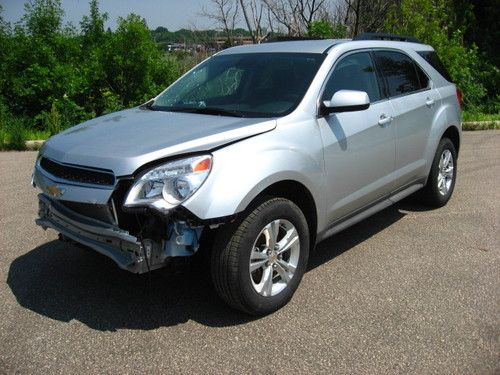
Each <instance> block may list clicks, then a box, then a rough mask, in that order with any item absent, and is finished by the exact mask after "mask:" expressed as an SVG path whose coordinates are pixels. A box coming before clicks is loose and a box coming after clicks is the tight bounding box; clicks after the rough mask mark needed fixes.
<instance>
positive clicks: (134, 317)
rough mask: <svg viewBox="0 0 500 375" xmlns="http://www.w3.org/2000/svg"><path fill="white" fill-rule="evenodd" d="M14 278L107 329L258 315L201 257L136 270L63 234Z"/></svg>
mask: <svg viewBox="0 0 500 375" xmlns="http://www.w3.org/2000/svg"><path fill="white" fill-rule="evenodd" d="M413 206H414V205H413V204H412V203H411V201H408V200H405V201H403V202H402V203H400V204H397V205H394V206H391V207H389V208H387V209H385V210H383V211H381V212H380V213H378V214H376V215H374V216H372V217H370V218H368V219H366V220H364V221H363V222H361V223H359V224H357V225H354V226H352V227H351V228H348V229H346V230H345V231H343V232H341V233H339V234H337V235H335V236H333V237H330V238H328V239H326V240H325V241H322V242H321V243H320V244H318V246H317V249H316V251H314V252H312V253H311V256H310V260H309V266H308V272H309V271H311V270H313V269H315V268H316V267H320V266H321V265H323V264H325V263H327V262H329V261H331V260H332V259H334V258H335V257H336V256H338V255H340V254H342V253H343V252H344V251H346V250H348V249H350V248H352V247H354V246H356V245H357V244H359V243H361V242H363V241H365V240H367V239H368V238H370V237H371V236H373V235H375V234H376V233H379V232H380V231H383V230H384V229H386V228H387V227H389V226H391V225H392V224H393V223H395V222H396V221H398V220H400V219H401V218H402V217H404V216H405V212H404V211H403V209H402V208H401V207H405V208H404V210H408V211H411V210H412V209H411V208H412V207H413ZM414 210H415V211H417V210H419V208H418V207H415V208H414ZM7 284H8V285H9V287H10V288H11V290H12V292H13V294H14V296H15V297H16V299H17V301H18V302H19V304H20V305H21V306H23V307H24V308H27V309H29V310H31V311H34V312H36V313H38V314H41V315H44V316H47V317H49V318H51V319H55V320H59V321H62V322H69V321H71V320H77V321H80V322H82V323H83V324H85V325H87V326H88V327H90V328H92V329H96V330H100V331H115V330H117V329H121V328H126V329H139V330H151V329H155V328H158V327H163V326H173V325H177V324H180V323H184V322H187V321H189V320H194V321H196V322H199V323H200V324H203V325H207V326H212V327H225V326H233V325H239V324H243V323H246V322H249V321H251V320H253V319H256V318H255V317H251V316H248V315H245V314H242V313H239V312H237V311H235V310H232V309H231V308H229V307H227V306H226V305H225V304H224V303H223V302H221V301H220V300H219V298H218V297H217V295H216V293H215V291H214V290H213V287H212V285H211V281H210V277H209V275H208V272H207V270H206V267H203V266H202V265H201V264H200V262H197V261H196V262H195V261H186V262H184V263H181V264H180V265H179V264H177V265H176V266H175V267H173V266H168V267H166V268H163V269H160V270H157V271H153V272H151V273H150V274H145V275H134V274H131V273H129V272H127V271H123V270H120V269H119V268H118V267H117V266H116V265H115V264H114V263H113V262H112V261H111V260H109V259H108V258H106V257H104V256H102V255H100V254H98V253H95V252H93V251H91V250H86V249H83V248H80V247H76V246H73V245H70V244H67V243H63V242H60V241H51V242H48V243H46V244H43V245H41V246H38V247H37V248H35V249H33V250H31V251H29V252H28V253H26V254H24V255H22V256H20V257H18V258H17V259H15V260H14V261H13V262H12V264H11V266H10V269H9V273H8V277H7Z"/></svg>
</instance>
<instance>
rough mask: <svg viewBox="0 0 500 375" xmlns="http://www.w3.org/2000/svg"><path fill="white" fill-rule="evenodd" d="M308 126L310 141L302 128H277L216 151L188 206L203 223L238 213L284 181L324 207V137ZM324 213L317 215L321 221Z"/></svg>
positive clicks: (185, 205)
mask: <svg viewBox="0 0 500 375" xmlns="http://www.w3.org/2000/svg"><path fill="white" fill-rule="evenodd" d="M307 125H308V127H305V130H306V131H307V130H309V131H310V133H311V134H309V138H307V137H306V138H303V137H301V136H300V134H301V131H300V130H298V129H295V131H293V132H291V131H290V132H284V131H283V129H282V130H281V131H280V130H278V129H276V130H274V131H271V132H269V133H265V134H261V135H259V136H256V137H253V138H249V139H246V140H244V141H241V142H238V143H235V144H233V145H230V146H226V147H224V148H222V149H219V150H217V151H214V152H213V167H212V171H211V172H210V175H209V177H208V178H207V180H206V181H205V183H204V184H203V185H202V187H201V188H200V189H199V190H198V191H197V192H196V193H195V194H194V195H193V196H192V197H191V198H190V199H188V201H186V202H185V203H184V204H183V205H184V207H185V208H187V209H188V210H189V211H191V212H192V213H193V214H195V215H196V216H197V217H199V218H200V219H213V218H218V217H224V216H230V215H234V214H236V213H238V212H241V211H243V210H244V209H245V208H246V207H247V206H248V205H249V204H250V202H252V200H254V199H255V198H256V197H257V196H258V195H259V194H260V193H261V192H262V191H263V190H265V189H266V188H267V187H269V186H270V185H272V184H274V183H276V182H280V181H284V180H293V181H297V182H299V183H301V184H302V185H304V186H305V187H306V188H307V189H308V190H309V191H310V192H311V194H312V196H313V198H314V199H315V201H316V206H320V207H324V205H323V204H322V202H321V198H322V194H321V192H322V184H323V181H324V173H323V154H322V149H321V138H319V133H318V134H317V135H316V130H317V128H316V127H315V126H314V125H311V124H310V123H309V124H307ZM311 127H313V128H311ZM279 139H283V140H284V141H282V142H280V141H277V140H279ZM304 139H307V140H308V141H307V142H304ZM306 145H307V147H306ZM321 215H322V212H321V211H320V212H318V219H320V218H321Z"/></svg>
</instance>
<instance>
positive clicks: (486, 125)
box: [462, 121, 500, 130]
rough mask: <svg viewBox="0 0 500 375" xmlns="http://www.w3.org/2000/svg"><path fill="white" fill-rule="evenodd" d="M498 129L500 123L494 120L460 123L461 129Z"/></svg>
mask: <svg viewBox="0 0 500 375" xmlns="http://www.w3.org/2000/svg"><path fill="white" fill-rule="evenodd" d="M498 129H500V123H498V122H494V121H484V122H464V123H462V130H498Z"/></svg>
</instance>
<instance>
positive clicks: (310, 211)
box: [245, 180, 318, 249]
mask: <svg viewBox="0 0 500 375" xmlns="http://www.w3.org/2000/svg"><path fill="white" fill-rule="evenodd" d="M270 196H271V197H277V198H285V199H288V200H290V201H292V202H293V203H294V204H296V205H297V206H298V207H299V208H300V210H301V211H302V213H303V214H304V216H305V217H306V221H307V226H308V228H309V238H310V248H311V249H313V248H314V245H315V244H316V233H317V228H318V209H317V205H316V202H315V200H314V197H313V194H312V193H311V191H310V190H309V189H308V188H307V187H306V186H305V185H304V184H302V183H300V182H299V181H296V180H281V181H278V182H274V183H273V184H271V185H269V186H267V187H266V188H265V189H263V190H262V191H261V192H260V193H259V194H257V195H256V196H255V197H254V198H253V199H252V201H251V202H250V203H249V204H248V206H247V209H248V208H251V207H254V206H255V205H258V203H260V202H262V199H263V198H265V197H270ZM245 211H246V210H245Z"/></svg>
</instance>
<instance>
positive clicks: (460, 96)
mask: <svg viewBox="0 0 500 375" xmlns="http://www.w3.org/2000/svg"><path fill="white" fill-rule="evenodd" d="M457 100H458V105H459V106H460V110H462V91H460V89H459V88H458V87H457Z"/></svg>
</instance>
